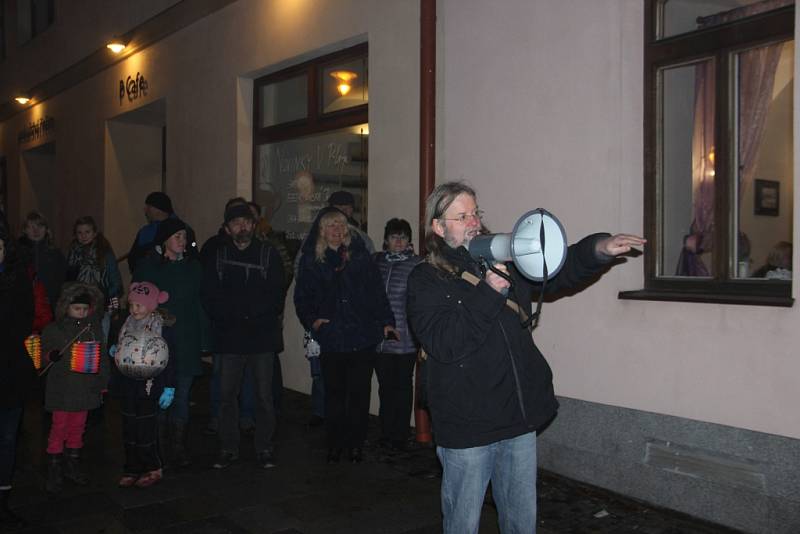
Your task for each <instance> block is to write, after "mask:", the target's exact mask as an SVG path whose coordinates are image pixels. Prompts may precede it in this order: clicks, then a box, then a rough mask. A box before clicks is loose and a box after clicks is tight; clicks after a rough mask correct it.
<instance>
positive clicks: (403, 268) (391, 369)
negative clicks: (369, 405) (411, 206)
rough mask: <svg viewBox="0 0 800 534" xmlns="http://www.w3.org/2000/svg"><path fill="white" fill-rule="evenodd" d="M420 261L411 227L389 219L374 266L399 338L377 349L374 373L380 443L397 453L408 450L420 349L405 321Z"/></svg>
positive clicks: (388, 340)
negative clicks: (410, 282) (414, 272)
mask: <svg viewBox="0 0 800 534" xmlns="http://www.w3.org/2000/svg"><path fill="white" fill-rule="evenodd" d="M421 261H422V257H420V256H417V255H416V254H414V247H413V246H412V245H411V225H410V224H409V223H408V221H406V220H405V219H390V220H389V222H387V223H386V228H385V229H384V232H383V252H378V253H377V254H375V264H376V265H377V266H378V270H379V271H380V273H381V277H382V278H383V286H384V289H385V291H386V296H387V297H388V298H389V304H390V305H391V307H392V312H393V313H394V319H395V321H396V325H395V326H396V328H397V333H398V337H397V338H390V339H385V340H383V341H382V342H381V343H380V345H378V351H377V352H378V357H377V360H376V362H375V373H376V374H377V375H378V386H379V389H378V394H379V396H380V400H381V408H380V411H379V416H380V421H381V439H380V442H379V443H380V444H381V446H383V447H391V448H392V449H395V450H404V449H405V448H406V440H407V439H408V421H409V420H410V419H411V406H412V395H413V389H414V387H413V381H412V375H413V373H414V363H415V362H416V361H417V349H418V347H417V343H416V341H415V340H414V337H413V336H412V334H411V329H410V328H409V327H408V321H407V320H406V293H407V290H408V275H409V274H411V270H412V269H413V268H414V267H416V265H417V264H418V263H419V262H421Z"/></svg>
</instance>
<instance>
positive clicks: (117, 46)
mask: <svg viewBox="0 0 800 534" xmlns="http://www.w3.org/2000/svg"><path fill="white" fill-rule="evenodd" d="M125 46H126V45H125V43H124V42H123V41H122V39H118V38H116V37H115V38H113V39H111V41H110V42H109V43H108V44H107V45H106V48H108V49H109V50H111V51H112V52H114V53H115V54H119V53H120V52H122V51H123V50H125Z"/></svg>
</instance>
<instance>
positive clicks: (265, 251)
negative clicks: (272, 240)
mask: <svg viewBox="0 0 800 534" xmlns="http://www.w3.org/2000/svg"><path fill="white" fill-rule="evenodd" d="M269 257H270V250H269V246H268V245H267V243H266V242H265V241H262V242H261V250H260V251H259V258H258V263H259V265H260V266H261V277H262V278H264V279H265V280H266V278H267V273H268V272H269Z"/></svg>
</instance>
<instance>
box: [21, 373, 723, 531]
mask: <svg viewBox="0 0 800 534" xmlns="http://www.w3.org/2000/svg"><path fill="white" fill-rule="evenodd" d="M207 384H208V381H207V379H206V378H202V379H200V381H199V382H198V383H197V384H196V386H195V388H194V390H193V401H194V405H193V406H192V422H191V424H190V429H189V430H190V431H189V443H190V446H189V448H190V452H191V455H192V459H193V463H192V465H191V466H189V467H186V468H182V469H175V470H167V471H166V472H165V477H164V480H163V481H162V482H161V483H159V484H157V485H156V486H153V487H151V488H149V489H119V488H117V487H116V483H117V480H118V478H119V476H120V469H121V465H122V459H123V455H122V447H121V428H120V420H119V416H118V410H117V406H116V403H115V402H114V401H111V402H109V403H108V404H107V405H106V406H105V408H104V410H103V413H102V414H100V416H99V417H95V418H93V420H92V422H91V424H90V426H89V428H88V430H87V433H86V446H85V448H84V457H85V467H86V469H87V471H88V472H89V474H90V477H91V483H90V484H89V485H88V486H86V487H83V488H78V487H75V486H70V485H69V484H68V483H67V484H66V487H65V490H64V491H63V493H62V494H61V495H60V496H58V497H57V498H48V497H47V496H46V495H45V493H44V490H43V486H44V473H45V454H44V448H45V443H46V437H47V426H48V421H47V419H48V418H47V417H44V416H43V415H42V410H41V403H38V402H32V403H31V404H30V405H29V406H28V407H27V409H26V414H25V419H24V423H23V430H22V435H21V440H20V448H19V454H18V467H17V474H16V481H15V488H14V492H13V494H12V498H11V507H12V509H14V511H15V512H16V513H17V514H19V515H21V516H22V517H24V518H26V519H27V520H28V521H29V523H30V526H29V527H28V528H27V529H25V530H22V531H21V532H26V533H80V534H84V533H93V532H104V533H110V534H116V533H141V534H146V533H155V532H169V533H208V534H217V533H247V532H253V533H265V534H318V533H319V534H322V533H325V534H329V533H369V534H379V533H386V534H393V533H397V534H428V533H431V534H432V533H436V532H441V518H440V515H439V484H440V478H439V466H438V463H437V460H436V456H435V454H434V452H433V450H432V449H430V448H425V447H415V446H414V447H412V448H411V449H410V450H409V451H408V452H405V453H389V452H386V451H384V450H383V449H380V448H378V447H374V446H368V447H367V448H366V450H365V460H364V462H363V463H361V464H357V465H352V464H349V463H341V464H338V465H333V466H329V465H327V464H326V462H325V456H326V448H325V441H324V432H323V430H322V429H321V428H310V427H308V426H307V425H306V421H307V420H308V416H309V406H310V402H309V398H308V396H306V395H302V394H299V393H295V392H292V391H285V393H284V396H283V405H282V412H281V416H280V419H279V424H278V431H277V434H276V451H275V452H276V460H277V463H278V465H277V466H276V467H274V468H272V469H267V470H265V469H262V468H260V467H259V466H258V465H257V464H256V463H255V454H254V451H253V448H252V443H250V440H249V439H247V438H246V437H243V439H242V451H241V460H239V461H238V462H237V463H235V464H233V465H232V466H230V467H229V468H227V469H224V470H216V469H212V468H211V467H210V466H211V463H212V461H213V459H214V455H215V452H216V438H215V437H214V436H207V435H205V434H204V433H203V430H204V429H205V425H206V423H207V421H208V410H207V398H208V393H207V392H208V389H207ZM376 432H377V427H376V426H375V421H374V420H373V427H372V429H371V436H373V435H375V434H376ZM412 445H413V444H412ZM539 492H540V494H539V497H540V498H539V529H538V532H539V533H540V534H551V533H609V534H610V533H614V534H618V533H646V534H666V533H670V534H673V533H674V534H678V533H680V534H695V533H696V534H712V533H713V534H717V533H731V532H734V531H732V530H729V529H725V528H722V527H719V526H715V525H710V524H707V523H704V522H701V521H698V520H696V519H693V518H690V517H687V516H683V515H680V514H676V513H674V512H670V511H665V510H660V509H656V508H653V507H649V506H646V505H644V504H642V503H639V502H635V501H632V500H630V499H626V498H623V497H621V496H618V495H614V494H611V493H608V492H605V491H603V490H600V489H598V488H593V487H589V486H586V485H583V484H580V483H577V482H574V481H570V480H566V479H563V478H561V477H558V476H556V475H554V474H551V473H546V472H543V473H541V476H540V480H539ZM480 532H481V533H491V534H493V533H496V532H498V528H497V514H496V511H495V509H494V507H493V504H492V501H491V495H489V496H487V499H486V504H485V506H484V508H483V513H482V518H481V529H480Z"/></svg>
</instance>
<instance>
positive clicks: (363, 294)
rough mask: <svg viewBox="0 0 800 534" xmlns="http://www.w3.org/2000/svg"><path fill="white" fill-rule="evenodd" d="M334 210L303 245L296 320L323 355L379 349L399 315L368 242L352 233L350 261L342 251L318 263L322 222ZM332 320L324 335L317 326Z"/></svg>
mask: <svg viewBox="0 0 800 534" xmlns="http://www.w3.org/2000/svg"><path fill="white" fill-rule="evenodd" d="M331 210H335V208H324V209H323V210H321V211H320V213H319V215H318V216H317V219H316V220H315V221H314V224H313V226H312V227H311V231H310V232H309V234H308V238H306V241H305V242H304V244H303V255H302V257H301V258H300V263H299V267H298V271H297V284H296V285H295V288H294V305H295V311H296V312H297V318H298V319H300V322H301V323H302V324H303V327H305V329H306V330H308V331H309V332H311V335H312V336H313V337H314V339H315V340H316V341H317V342H318V343H319V344H320V347H321V349H322V351H323V352H351V351H358V350H365V349H372V348H374V347H375V346H376V345H377V344H378V343H380V341H381V340H382V339H383V327H384V326H386V325H392V326H394V324H395V321H394V315H393V314H392V309H391V308H390V307H389V301H388V300H387V298H386V293H385V292H384V290H383V281H382V280H381V275H380V272H378V268H377V267H376V266H375V264H374V263H373V262H372V258H371V257H370V255H369V252H368V251H367V248H366V246H365V245H364V242H363V241H361V238H360V237H358V235H357V234H356V233H355V232H352V231H351V232H350V247H349V253H350V258H349V260H347V262H346V263H343V260H342V256H341V253H342V252H344V251H345V249H344V245H342V249H341V250H340V251H333V250H331V249H330V248H328V249H326V251H325V261H324V262H319V261H317V258H316V253H315V250H314V249H315V246H316V242H317V235H318V234H319V219H320V217H322V216H323V215H324V214H326V213H328V212H330V211H331ZM317 319H328V320H329V321H330V322H329V323H324V324H323V325H322V326H320V328H319V330H314V329H313V328H312V325H313V324H314V321H316V320H317Z"/></svg>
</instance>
